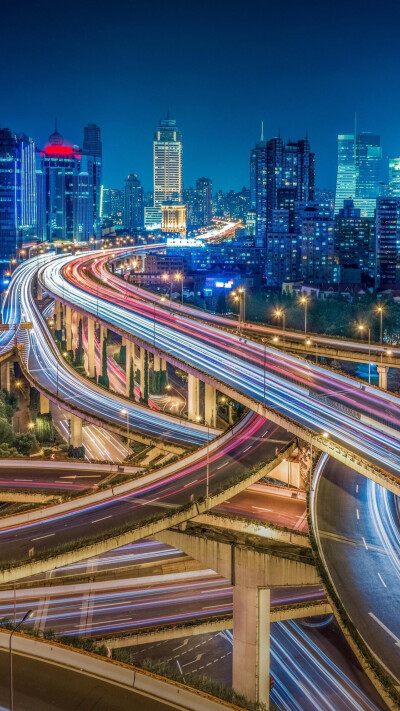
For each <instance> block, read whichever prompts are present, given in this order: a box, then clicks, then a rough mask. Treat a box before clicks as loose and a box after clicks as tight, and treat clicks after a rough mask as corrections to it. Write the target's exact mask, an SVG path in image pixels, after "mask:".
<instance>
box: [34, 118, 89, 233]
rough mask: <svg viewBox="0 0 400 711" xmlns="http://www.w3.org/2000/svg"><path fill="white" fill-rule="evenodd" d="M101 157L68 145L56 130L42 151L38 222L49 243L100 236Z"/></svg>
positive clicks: (39, 173) (39, 176) (39, 167)
mask: <svg viewBox="0 0 400 711" xmlns="http://www.w3.org/2000/svg"><path fill="white" fill-rule="evenodd" d="M97 170H98V158H96V157H93V156H90V155H86V154H83V153H82V151H81V149H80V148H79V147H78V146H71V145H67V144H66V143H65V142H64V139H63V136H62V135H61V134H60V133H59V132H58V131H57V128H56V130H55V132H54V133H52V134H51V136H50V138H49V143H48V145H47V146H46V147H45V148H44V149H43V150H42V151H41V152H40V165H39V166H38V184H40V186H41V188H40V192H41V195H42V196H43V199H42V201H41V204H40V211H41V212H42V214H40V215H39V217H38V221H39V222H40V224H41V225H43V233H44V236H45V238H46V239H47V240H48V241H57V240H76V241H87V240H89V239H90V238H91V237H94V236H95V235H96V234H97V230H98V226H99V222H100V219H99V214H100V190H99V200H98V204H99V210H98V211H97V193H96V179H97Z"/></svg>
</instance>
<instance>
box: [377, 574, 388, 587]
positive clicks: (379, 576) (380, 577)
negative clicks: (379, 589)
mask: <svg viewBox="0 0 400 711" xmlns="http://www.w3.org/2000/svg"><path fill="white" fill-rule="evenodd" d="M378 578H379V580H380V581H381V583H382V585H383V587H385V588H387V585H386V583H385V581H384V579H383V578H382V575H381V574H380V573H378Z"/></svg>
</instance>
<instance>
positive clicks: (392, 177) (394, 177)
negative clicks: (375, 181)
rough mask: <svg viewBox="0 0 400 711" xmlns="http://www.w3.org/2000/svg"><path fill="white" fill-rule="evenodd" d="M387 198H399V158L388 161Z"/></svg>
mask: <svg viewBox="0 0 400 711" xmlns="http://www.w3.org/2000/svg"><path fill="white" fill-rule="evenodd" d="M389 196H390V197H400V158H391V159H390V160H389Z"/></svg>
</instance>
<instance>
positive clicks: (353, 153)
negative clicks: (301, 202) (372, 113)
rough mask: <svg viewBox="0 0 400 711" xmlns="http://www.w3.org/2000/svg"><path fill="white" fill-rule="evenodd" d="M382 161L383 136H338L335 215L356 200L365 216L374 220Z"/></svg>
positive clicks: (357, 206)
mask: <svg viewBox="0 0 400 711" xmlns="http://www.w3.org/2000/svg"><path fill="white" fill-rule="evenodd" d="M381 158H382V149H381V145H380V137H379V136H376V135H373V134H371V133H354V134H347V135H339V136H338V161H337V180H336V195H335V215H338V214H339V210H341V209H342V208H343V206H344V201H345V200H349V199H351V200H354V206H355V207H356V208H359V209H360V211H361V216H362V217H373V216H374V213H375V206H376V198H377V197H378V195H379V172H380V164H381Z"/></svg>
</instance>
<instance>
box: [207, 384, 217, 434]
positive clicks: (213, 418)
mask: <svg viewBox="0 0 400 711" xmlns="http://www.w3.org/2000/svg"><path fill="white" fill-rule="evenodd" d="M204 421H205V422H207V423H208V425H209V426H210V427H216V425H217V391H216V390H215V388H214V387H213V386H212V385H209V384H208V383H206V384H205V390H204Z"/></svg>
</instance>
